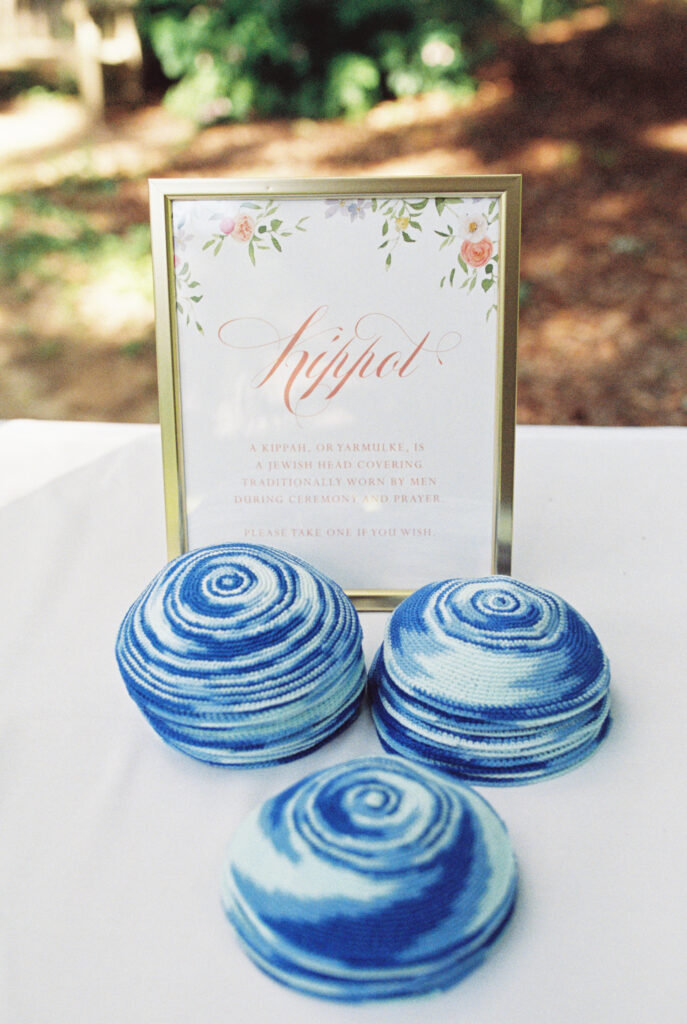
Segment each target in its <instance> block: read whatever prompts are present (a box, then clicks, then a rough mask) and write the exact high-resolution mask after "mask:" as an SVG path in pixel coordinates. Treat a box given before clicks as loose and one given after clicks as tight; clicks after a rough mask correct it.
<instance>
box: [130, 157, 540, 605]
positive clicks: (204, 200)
mask: <svg viewBox="0 0 687 1024" xmlns="http://www.w3.org/2000/svg"><path fill="white" fill-rule="evenodd" d="M149 188H150V218H151V229H152V253H153V273H154V286H155V317H156V341H157V368H158V388H159V407H160V423H161V431H162V455H163V472H164V490H165V516H166V529H167V547H168V555H169V557H170V558H173V557H175V556H176V555H179V554H181V553H183V552H185V551H187V550H188V549H189V547H193V546H198V545H197V544H195V543H193V540H192V538H190V536H189V499H188V490H187V486H188V468H189V453H188V452H187V451H186V449H185V444H186V435H187V427H188V419H189V416H190V415H191V413H190V412H189V410H188V409H186V408H185V406H184V400H183V399H182V393H183V392H184V389H185V386H186V384H185V380H184V375H185V374H188V373H189V372H194V373H195V370H193V369H192V370H189V369H188V367H189V366H190V367H191V368H193V367H194V365H195V364H194V358H193V354H192V352H191V357H189V355H188V352H189V351H190V350H191V345H192V342H191V341H185V342H184V343H183V345H182V346H181V349H182V350H183V359H182V357H181V354H180V341H181V336H182V335H183V336H184V337H185V336H186V335H184V332H188V331H189V330H191V328H192V327H193V318H194V317H195V316H196V315H197V314H196V309H197V307H198V306H200V301H199V300H198V299H197V297H196V296H193V295H191V301H193V302H196V304H197V305H196V306H193V307H192V306H191V304H190V301H187V299H188V288H187V286H188V285H189V284H193V285H198V289H196V290H197V291H198V293H200V288H201V285H200V283H199V282H198V281H193V282H189V276H196V275H195V274H191V273H190V271H189V270H188V268H186V269H185V277H184V278H182V277H180V276H179V274H180V270H181V269H184V268H185V264H184V263H183V254H180V247H181V244H182V242H181V241H180V238H181V237H182V232H181V231H180V230H179V229H177V234H176V239H175V214H176V212H177V211H178V210H185V209H187V208H190V209H191V210H192V212H193V211H195V209H196V206H195V205H193V206H191V207H189V206H188V204H189V203H191V204H203V206H202V208H203V209H204V210H208V209H212V208H213V204H220V205H218V206H217V209H218V211H219V212H217V213H214V214H212V216H213V217H215V218H216V220H215V227H214V228H213V230H214V232H215V233H214V234H210V235H209V236H208V239H207V240H205V241H204V242H203V251H204V252H205V253H206V254H207V253H209V254H210V255H212V254H213V253H217V254H218V253H220V250H222V247H223V246H224V242H225V238H224V237H222V230H223V231H224V232H225V234H226V233H227V229H228V227H229V225H232V228H231V231H232V233H238V229H237V228H236V226H235V225H236V224H239V225H240V228H241V229H242V230H243V238H242V239H240V240H241V241H244V242H245V239H246V237H248V235H249V234H250V233H251V232H253V231H255V232H256V233H255V234H254V235H251V237H250V241H249V243H248V244H249V247H251V252H250V254H249V255H250V259H251V261H252V262H253V265H255V255H256V251H257V250H256V249H255V247H254V246H257V247H258V249H259V250H260V251H259V252H258V255H260V257H261V258H263V250H266V249H268V248H269V243H270V241H271V242H272V247H273V248H274V249H275V251H278V252H279V253H282V249H283V248H284V247H285V243H286V241H287V239H286V237H284V236H291V235H292V234H294V232H292V231H286V230H285V229H284V228H283V227H282V226H281V225H282V221H281V220H279V218H278V217H275V218H273V219H272V220H271V221H270V220H269V218H268V219H267V220H265V218H264V217H263V223H262V224H261V225H260V226H259V227H257V228H256V227H255V222H256V220H257V219H259V218H260V217H262V215H263V213H264V212H267V213H268V214H269V211H270V210H272V209H274V207H275V206H277V204H282V207H283V206H284V204H286V206H287V207H288V204H289V203H293V204H294V205H293V209H298V210H300V209H301V208H302V205H301V204H303V203H306V204H318V203H319V204H322V203H323V202H324V203H326V204H328V205H327V208H326V213H325V216H326V217H329V216H330V213H332V211H334V212H336V211H338V210H339V207H341V212H344V213H345V214H346V215H347V214H348V212H349V211H350V217H351V219H355V218H356V216H357V215H358V214H359V215H360V217H361V218H362V216H363V215H364V213H365V212H367V219H368V222H369V221H370V219H371V218H372V216H373V213H374V214H377V213H380V211H381V213H380V216H379V217H378V220H379V221H380V223H382V229H381V230H382V232H386V235H384V234H382V233H380V234H379V239H380V241H379V244H378V245H376V246H375V249H376V250H379V252H378V253H376V256H375V258H377V257H384V246H385V245H386V246H387V247H388V246H391V245H395V246H400V248H397V250H395V255H394V258H395V259H396V252H399V253H403V252H405V251H406V249H410V248H411V247H410V246H407V245H406V243H407V242H410V243H412V242H414V241H416V240H417V239H419V237H420V236H419V233H418V230H417V229H416V228H412V227H409V225H410V224H416V225H418V227H419V221H418V220H414V219H413V217H414V216H415V217H416V216H417V212H418V211H425V210H427V211H432V214H433V215H434V216H439V215H440V214H441V215H442V216H443V213H444V211H445V210H446V209H448V207H446V204H447V203H448V204H454V205H453V206H451V211H450V212H452V213H455V211H456V210H458V209H459V207H458V206H457V205H455V204H460V203H464V204H468V207H466V208H469V209H470V210H472V209H473V208H474V209H475V210H477V209H478V206H477V205H475V203H476V202H477V201H480V202H481V201H484V203H487V204H488V205H487V206H484V205H483V206H481V207H479V209H485V210H487V209H488V210H489V211H491V212H490V218H492V223H493V224H495V225H496V228H495V229H494V230H495V232H496V233H497V235H498V243H497V251H496V254H495V255H494V256H492V257H491V258H490V262H489V263H487V264H486V268H487V270H488V271H489V273H490V274H491V276H486V277H485V276H484V275H485V271H484V262H483V260H482V263H481V265H480V260H481V259H482V257H481V256H479V254H478V256H477V257H476V258H475V259H474V260H473V262H472V263H471V264H470V266H467V267H466V264H465V260H461V258H460V256H461V253H467V254H468V255H469V254H470V253H471V252H473V251H475V252H476V251H477V250H471V249H469V248H465V245H466V241H465V240H463V241H462V242H461V238H462V237H463V235H465V234H466V232H467V235H468V239H469V230H470V226H471V225H470V224H467V226H465V225H464V226H463V228H462V231H463V235H461V236H460V237H458V234H457V233H455V231H454V228H453V227H452V224H448V222H447V224H446V228H447V230H446V231H440V230H439V229H438V228H436V227H435V228H434V229H433V232H432V231H428V232H427V233H426V234H427V235H428V236H432V239H433V241H434V242H435V243H437V244H436V248H437V250H442V251H445V250H450V251H451V252H452V253H453V254H455V253H457V254H458V256H457V262H455V261H454V265H453V267H452V269H453V274H451V273H450V272H447V274H446V275H445V276H444V278H442V280H441V288H442V292H441V295H442V301H444V298H443V296H444V295H446V294H448V293H449V288H453V287H454V284H455V285H456V288H455V290H454V292H453V293H452V294H457V287H458V285H457V279H456V278H455V277H454V275H455V274H456V268H457V269H458V276H460V275H461V273H462V270H461V268H462V267H465V268H466V275H463V278H464V280H463V283H462V286H461V287H462V288H463V293H462V295H463V301H467V298H466V296H468V295H470V294H472V295H474V301H478V300H479V299H480V298H481V294H480V293H482V292H485V293H486V292H487V291H489V289H491V285H492V284H493V286H494V287H493V289H491V293H490V295H489V299H490V301H491V300H493V301H492V305H491V306H490V307H489V311H488V313H487V318H488V317H489V315H490V314H491V313H492V311H493V314H494V316H493V318H492V321H491V324H492V330H493V331H495V334H494V341H493V343H494V345H495V354H494V359H493V361H492V367H493V368H492V369H491V370H490V371H489V373H490V374H491V375H492V376H493V380H492V381H490V382H486V384H485V382H484V380H483V379H482V380H481V386H482V387H485V386H488V388H489V390H490V394H491V395H492V396H493V406H492V408H491V410H490V411H489V410H488V417H489V418H488V421H487V420H485V423H486V425H487V427H488V432H492V431H493V450H492V451H491V466H490V479H491V491H490V495H489V496H488V502H489V505H490V507H491V514H490V519H491V521H490V524H489V535H490V541H491V545H490V546H491V558H490V563H489V565H485V566H484V572H485V574H486V572H489V571H491V572H492V573H503V574H509V573H510V564H511V546H512V518H513V472H514V440H515V414H516V362H517V332H518V292H519V259H520V217H521V178H520V176H519V175H496V176H482V175H476V176H475V175H472V176H461V177H413V178H408V177H402V178H401V177H399V178H362V179H361V178H322V179H301V180H290V179H250V180H243V179H242V180H220V179H152V180H151V181H150V182H149ZM225 202H231V203H232V204H233V206H232V207H231V208H232V209H235V208H236V204H239V210H243V214H241V217H242V218H243V219H242V220H237V218H236V217H235V216H234V217H233V218H229V217H225V218H224V219H223V220H219V219H217V218H219V217H220V215H221V211H222V210H223V209H224V207H223V206H221V204H222V203H225ZM400 203H406V204H407V206H403V207H401V206H399V204H400ZM183 204H186V205H183ZM208 204H209V205H208ZM270 204H271V205H270ZM296 204H297V205H296ZM337 204H338V205H337ZM356 204H357V206H356ZM384 204H385V205H384ZM423 204H424V205H423ZM442 204H444V205H442ZM175 208H176V209H175ZM308 208H309V207H308ZM198 209H200V206H199V207H198ZM314 209H317V210H318V211H319V209H320V207H319V206H317V207H316V206H314V205H313V210H314ZM400 209H404V210H407V212H408V213H409V215H410V216H409V217H405V216H403V217H394V216H393V215H394V213H397V212H398V210H400ZM246 210H247V211H248V213H247V212H246ZM356 210H357V214H356ZM414 210H415V211H416V213H415V214H413V211H414ZM371 211H372V212H371ZM385 211H386V213H385ZM389 211H390V212H389ZM249 214H250V216H249ZM382 214H383V215H384V216H386V228H385V227H384V223H383V217H382ZM479 216H481V215H479ZM301 219H303V218H301ZM177 220H179V218H177ZM344 222H345V223H346V224H348V216H345V217H344V220H343V222H342V223H341V228H340V230H341V231H343V230H344V226H343V225H344ZM318 223H319V222H318ZM442 223H443V222H442ZM461 223H462V222H461ZM475 223H477V222H476V221H475ZM274 224H278V225H280V226H278V227H277V228H273V227H272V225H274ZM390 225H391V228H390ZM220 226H221V229H222V230H220ZM404 228H405V230H404ZM208 230H209V229H208ZM260 230H262V231H263V235H262V236H260V235H258V234H257V232H258V231H260ZM301 230H302V226H301ZM366 230H369V228H368V229H366ZM280 232H281V233H280ZM413 232H415V237H413ZM454 233H455V238H454V237H450V238H449V235H451V236H453V235H454ZM390 236H393V237H390ZM434 236H436V238H435V237H434ZM442 236H443V237H442ZM213 239H214V241H213ZM288 242H289V244H292V243H293V239H292V238H291V237H289V238H288ZM262 243H264V244H262ZM451 243H455V244H451ZM293 244H295V243H293ZM469 244H472V243H469ZM495 244H496V243H495ZM228 245H229V243H227V246H224V249H223V251H224V252H227V251H228V248H227V247H228ZM175 247H176V248H175ZM239 248H240V247H236V249H235V250H232V253H231V255H232V256H234V254H235V252H238V251H239ZM493 250H494V247H493V246H492V251H493ZM246 251H247V250H246V247H245V245H244V248H243V249H242V253H245V252H246ZM269 257H271V258H276V257H275V254H274V252H272V249H269ZM242 258H243V257H242ZM266 258H267V257H266ZM384 258H385V260H386V267H387V269H388V266H389V264H390V263H391V253H390V252H389V250H388V248H387V255H386V256H385V257H384ZM438 258H439V257H438V256H437V260H438ZM443 258H444V257H443V255H442V259H443ZM451 258H453V256H452V257H451ZM370 259H372V256H371V257H370ZM496 260H498V265H497V264H496ZM180 262H181V266H180ZM216 262H217V261H216ZM244 262H246V261H245V259H244ZM473 264H476V265H477V266H478V267H479V270H478V269H476V268H475V267H474V266H473ZM284 265H285V264H284V261H282V264H281V266H284ZM289 269H290V272H291V273H292V274H295V273H297V270H298V268H297V265H293V261H292V265H290V268H289ZM313 272H314V270H313ZM480 275H481V277H480ZM449 277H450V282H449ZM476 285H477V287H475V286H476ZM182 286H183V287H184V288H186V292H185V293H184V295H185V296H186V298H184V296H183V295H182V292H181V289H182ZM480 286H481V287H480ZM342 287H345V284H344V285H342ZM215 291H217V288H216V286H215ZM180 300H183V301H180ZM217 301H218V302H219V299H218V300H217ZM255 319H257V318H255ZM196 327H197V331H198V332H199V334H198V337H197V338H196V336H195V335H194V336H193V337H194V338H196V342H197V341H198V339H199V338H200V335H201V334H203V335H205V334H206V331H205V327H204V325H203V323H202V322H201V321H200V320H197V321H196ZM208 333H210V334H213V332H208ZM214 333H215V334H216V333H217V332H216V331H215V332H214ZM213 337H214V334H213ZM490 337H491V335H490ZM201 340H203V342H204V343H205V339H201ZM490 344H491V342H490ZM437 359H439V361H441V359H440V356H437ZM204 372H206V373H207V371H204ZM210 376H211V375H210ZM200 377H201V379H200V383H194V387H196V389H201V390H202V387H203V382H202V374H200ZM481 377H482V378H483V377H484V374H483V373H482V374H481ZM492 388H493V390H492ZM210 402H211V400H210ZM202 404H203V403H197V405H202ZM485 405H486V406H488V405H489V403H488V402H487V403H485ZM206 413H207V410H206V411H205V412H204V413H203V415H205V414H206ZM194 415H196V414H195V413H194ZM489 437H490V438H491V433H489ZM489 443H490V444H491V441H490V442H489ZM196 448H197V449H198V452H203V454H202V456H201V455H200V454H198V453H196V454H195V455H194V456H193V457H194V459H195V460H196V462H197V461H198V460H199V459H200V460H201V461H202V459H205V458H206V454H205V452H206V447H205V446H204V445H202V444H198V443H196ZM207 457H210V456H207ZM485 502H486V498H485ZM485 508H486V504H485ZM399 514H400V513H399ZM265 532H266V533H269V531H265ZM213 536H214V535H213ZM215 539H216V538H215ZM222 539H224V540H227V541H228V540H236V539H238V537H236V536H230V535H227V536H226V537H223V538H222ZM268 542H269V543H271V544H272V546H275V547H286V546H287V545H286V544H284V543H273V542H272V541H271V540H270V541H268ZM442 543H445V540H444V541H443V542H442ZM387 550H388V545H387ZM295 553H297V554H301V555H302V556H303V557H306V558H307V552H306V553H305V554H304V553H303V551H296V552H295ZM366 557H367V556H366ZM311 560H312V561H313V563H314V564H317V565H318V567H320V568H324V570H325V571H328V566H322V565H321V564H320V562H318V560H317V559H316V558H315V557H313V558H312V559H311ZM372 561H374V558H372ZM425 561H426V562H431V561H432V559H431V558H426V557H425ZM445 563H446V559H445V558H441V559H439V564H438V566H437V568H443V567H444V565H445ZM447 568H448V569H449V571H443V574H442V576H443V577H445V576H448V575H461V574H463V573H461V571H460V566H458V571H456V570H455V569H452V567H448V566H447ZM427 573H428V576H427V578H426V579H425V580H424V582H430V581H431V580H432V579H436V578H440V576H439V575H438V573H437V571H436V569H433V566H431V565H428V566H427ZM329 574H330V575H333V576H335V573H334V572H331V571H330V572H329ZM468 574H473V575H476V574H477V573H476V572H474V571H473V572H472V573H468ZM416 575H417V573H416ZM340 582H343V584H344V587H345V589H346V591H347V593H348V594H349V596H350V597H351V599H352V600H353V602H354V604H355V605H356V607H357V608H358V609H359V610H365V611H388V610H391V609H392V608H394V607H395V606H396V605H397V604H398V603H399V602H400V601H401V600H403V598H404V597H406V596H407V595H408V594H409V593H411V592H412V590H414V589H416V586H417V585H419V580H413V581H412V584H411V586H410V587H408V586H407V585H405V584H406V581H405V580H404V579H403V578H400V579H399V580H398V583H399V584H400V585H398V586H395V585H389V583H388V581H386V582H384V583H383V584H382V585H379V584H376V582H375V579H374V577H373V578H371V579H370V581H369V586H367V585H359V584H360V581H354V583H353V585H346V582H345V581H341V580H340Z"/></svg>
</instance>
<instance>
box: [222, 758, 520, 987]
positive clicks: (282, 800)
mask: <svg viewBox="0 0 687 1024" xmlns="http://www.w3.org/2000/svg"><path fill="white" fill-rule="evenodd" d="M515 891H516V868H515V860H514V857H513V853H512V850H511V846H510V842H509V839H508V835H507V833H506V830H505V827H504V825H503V823H502V822H501V820H500V819H499V818H498V817H497V815H496V814H495V812H494V811H493V809H492V808H491V807H490V806H489V804H487V803H486V801H484V800H483V799H482V798H481V797H479V796H478V795H477V794H476V793H474V792H473V791H472V790H470V789H469V788H468V787H466V786H461V785H460V784H458V783H457V782H455V781H453V780H452V779H449V778H448V777H446V776H444V775H441V774H440V773H438V772H435V771H432V770H430V769H428V768H424V767H422V766H420V765H414V764H411V763H410V762H408V761H404V760H402V759H400V758H396V757H370V758H361V759H359V760H355V761H349V762H347V763H345V764H340V765H336V766H334V767H333V768H327V769H325V770H324V771H320V772H317V773H316V774H314V775H311V776H309V777H308V778H305V779H303V780H302V781H301V782H299V783H297V784H296V785H294V786H292V787H290V788H289V789H287V790H285V791H284V792H283V793H281V794H280V795H279V796H276V797H273V798H272V799H271V800H268V801H267V802H266V803H265V804H263V805H262V807H260V808H258V809H257V810H256V811H255V812H253V814H252V815H250V816H249V817H248V818H246V819H245V820H244V821H243V823H242V824H241V825H240V826H239V830H238V832H237V833H236V835H235V837H234V840H233V842H232V845H231V848H230V850H229V856H228V859H227V862H226V867H225V871H224V876H223V883H222V896H223V902H224V905H225V909H226V912H227V915H228V917H229V919H230V920H231V921H232V923H233V924H234V926H235V928H236V930H237V933H238V936H239V939H240V941H241V943H242V945H243V946H244V948H245V950H246V952H247V953H248V954H249V956H250V957H251V958H252V959H253V960H254V961H255V962H256V963H257V964H258V966H259V967H261V968H262V969H263V970H264V971H266V972H267V973H268V974H270V975H272V976H273V977H275V978H277V979H278V980H279V981H281V982H284V983H285V984H287V985H290V986H291V987H293V988H296V989H301V990H303V991H305V992H308V993H312V994H315V995H320V996H325V997H328V998H332V999H342V1000H363V999H373V998H383V997H392V996H403V995H416V994H418V993H421V992H428V991H430V990H432V989H438V988H446V987H448V986H449V985H452V984H453V983H454V982H456V981H458V980H459V979H460V978H461V977H463V976H464V975H465V974H466V973H467V972H468V971H469V970H471V969H472V968H474V967H475V966H476V965H477V964H478V963H479V962H480V961H481V960H482V958H483V957H484V954H485V952H486V950H487V948H488V947H489V946H490V945H491V944H492V943H493V941H494V939H495V938H496V936H497V935H498V934H499V932H500V931H501V929H502V927H503V925H504V924H505V922H506V920H507V919H508V917H509V915H510V912H511V910H512V907H513V903H514V900H515Z"/></svg>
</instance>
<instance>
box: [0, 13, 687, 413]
mask: <svg viewBox="0 0 687 1024" xmlns="http://www.w3.org/2000/svg"><path fill="white" fill-rule="evenodd" d="M482 172H489V173H502V172H518V173H522V174H523V178H524V200H523V239H522V281H521V288H520V303H521V312H520V359H519V395H518V417H519V420H520V421H521V422H531V423H579V424H621V425H622V424H687V372H686V371H687V4H685V3H684V2H683V0H625V2H619V0H618V2H614V3H607V4H594V5H590V4H587V3H579V2H574V0H337V2H336V3H332V2H330V0H270V2H256V0H215V2H211V0H208V2H206V3H204V4H200V5H199V4H195V3H190V2H188V0H176V2H171V3H162V2H158V0H139V2H135V0H91V2H87V0H68V2H65V3H60V2H57V0H52V2H48V0H0V373H1V375H2V383H1V386H0V418H12V417H36V418H48V419H97V420H113V421H114V420H128V421H153V420H155V419H156V418H157V395H156V378H155V343H154V316H153V302H152V280H151V264H150V231H149V226H148V199H147V178H148V177H150V176H155V177H164V176H168V175H173V176H195V175H203V176H241V177H250V176H265V175H280V176H298V177H305V176H309V177H310V176H312V177H317V176H324V175H355V174H364V175H385V176H388V175H396V174H398V175H411V174H425V175H433V174H460V173H482Z"/></svg>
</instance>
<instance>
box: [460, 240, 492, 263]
mask: <svg viewBox="0 0 687 1024" xmlns="http://www.w3.org/2000/svg"><path fill="white" fill-rule="evenodd" d="M493 252H494V246H493V245H492V244H491V242H490V240H489V239H488V238H483V239H482V240H481V241H480V242H469V241H468V240H467V239H466V240H465V241H464V242H463V244H462V245H461V247H460V255H461V256H462V257H463V259H464V260H465V262H466V263H467V264H468V266H469V267H483V266H484V264H485V263H488V262H489V260H490V259H491V257H492V255H493Z"/></svg>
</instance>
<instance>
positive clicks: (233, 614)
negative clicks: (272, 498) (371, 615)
mask: <svg viewBox="0 0 687 1024" xmlns="http://www.w3.org/2000/svg"><path fill="white" fill-rule="evenodd" d="M116 653H117V660H118V662H119V668H120V670H121V673H122V676H123V678H124V681H125V683H126V686H127V689H128V690H129V693H130V694H131V696H132V697H133V699H134V700H135V701H136V703H137V704H138V705H139V707H140V708H141V710H142V711H143V713H144V715H145V716H146V717H147V718H148V720H149V721H150V723H151V725H152V726H153V728H154V729H156V731H157V732H158V733H159V734H160V735H161V736H162V738H163V739H165V740H166V741H167V742H168V743H170V744H172V746H174V747H178V749H179V750H182V751H184V752H185V753H187V754H190V755H192V756H193V757H197V758H200V759H201V760H203V761H212V762H215V763H219V764H226V765H240V766H245V767H257V766H261V765H269V764H275V763H277V762H280V761H288V760H290V759H291V758H294V757H298V756H299V755H301V754H304V753H306V752H307V751H309V750H312V749H313V748H314V747H316V746H318V745H320V744H321V743H323V742H324V741H325V740H327V739H329V738H330V737H331V736H333V735H334V734H335V733H336V732H339V731H340V730H341V729H342V728H343V727H344V726H346V725H347V724H348V723H349V722H350V721H352V719H353V718H354V717H355V715H356V714H357V712H358V710H359V707H360V699H361V694H362V690H363V686H364V680H365V664H364V660H363V653H362V634H361V629H360V623H359V620H358V616H357V613H356V611H355V609H354V607H353V605H352V604H351V602H350V600H349V599H348V598H347V597H346V595H345V594H344V592H343V591H342V590H341V588H340V587H339V586H338V585H337V584H336V583H334V582H333V581H332V580H330V579H328V578H327V577H326V576H324V575H323V574H322V573H320V572H317V570H315V569H313V568H311V567H310V566H309V565H307V564H306V563H305V562H303V561H301V560H300V559H299V558H296V557H295V556H293V555H289V554H286V553H285V552H283V551H275V550H272V549H271V548H265V547H259V546H257V545H250V544H224V545H218V546H216V547H209V548H201V549H199V550H197V551H192V552H190V553H189V554H186V555H182V556H181V557H179V558H176V559H174V560H173V561H172V562H170V563H169V564H168V565H167V566H166V567H165V568H164V569H163V570H162V571H161V572H160V573H159V574H158V575H157V576H156V577H155V579H154V580H153V581H152V583H151V584H150V585H149V586H148V587H147V589H146V590H145V591H144V592H143V593H142V594H141V595H140V597H139V598H138V599H137V600H136V601H135V602H134V604H133V605H132V606H131V608H130V609H129V611H128V613H127V615H126V617H125V619H124V621H123V622H122V625H121V627H120V630H119V636H118V638H117V647H116Z"/></svg>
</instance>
